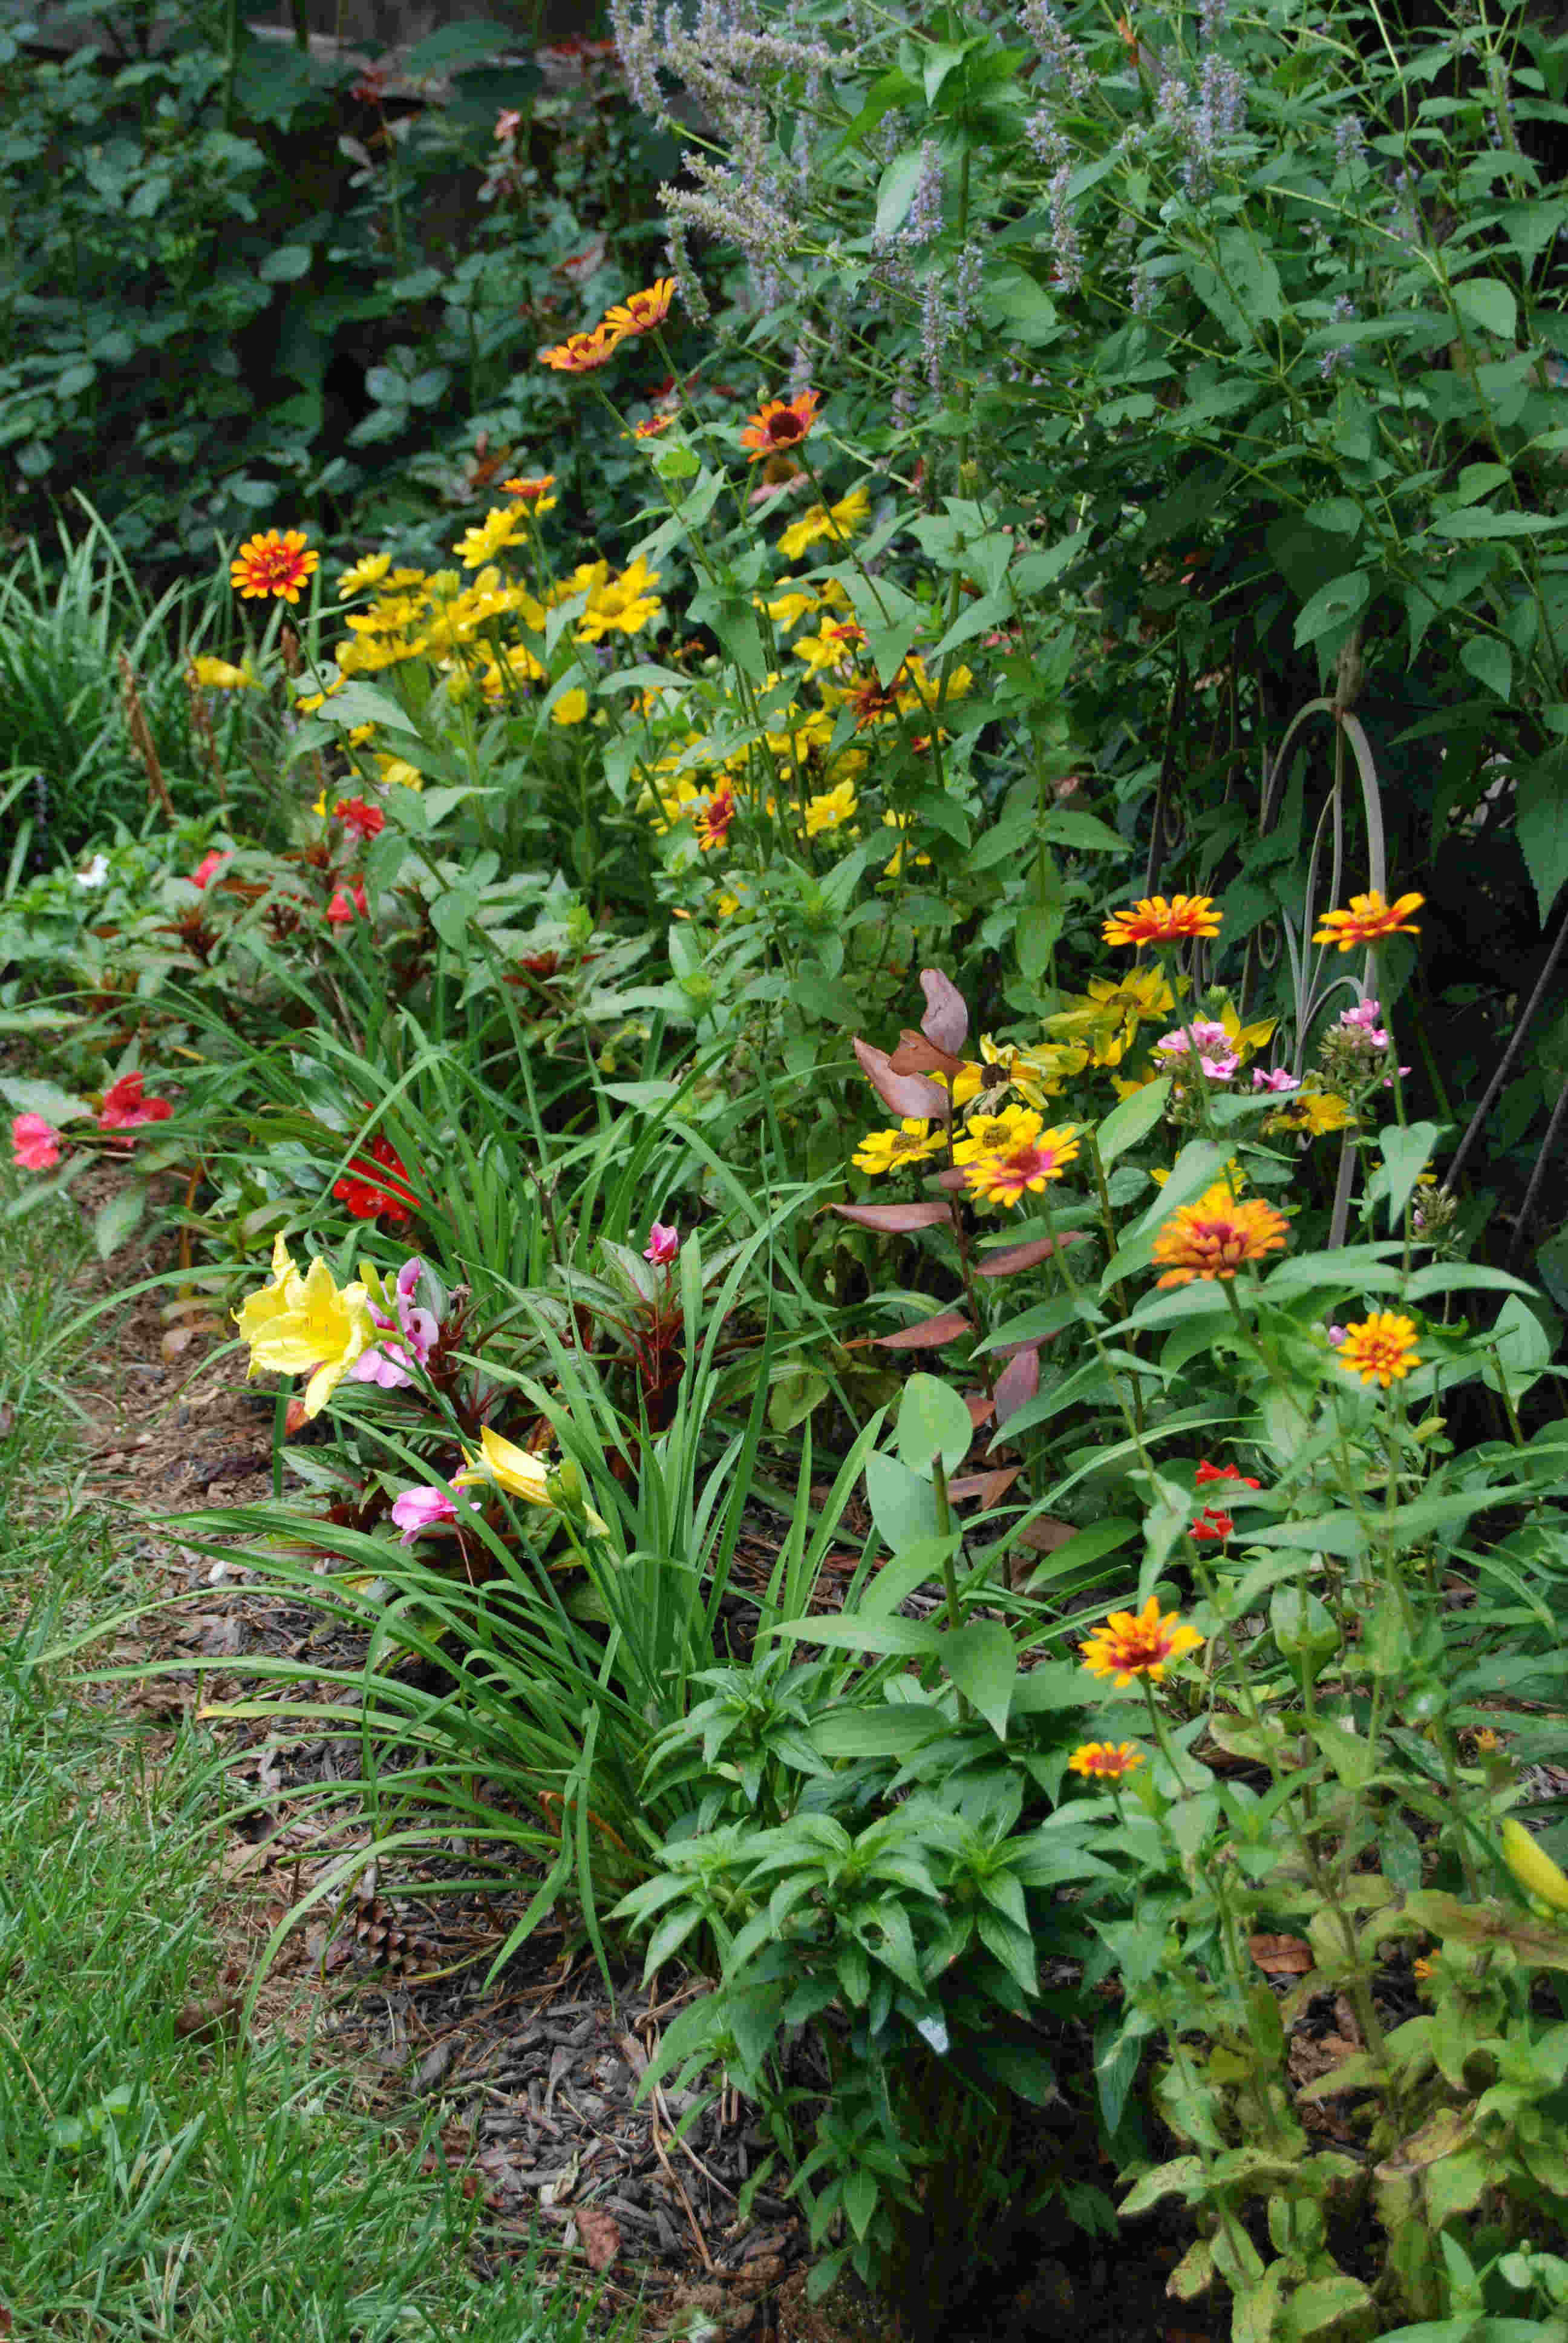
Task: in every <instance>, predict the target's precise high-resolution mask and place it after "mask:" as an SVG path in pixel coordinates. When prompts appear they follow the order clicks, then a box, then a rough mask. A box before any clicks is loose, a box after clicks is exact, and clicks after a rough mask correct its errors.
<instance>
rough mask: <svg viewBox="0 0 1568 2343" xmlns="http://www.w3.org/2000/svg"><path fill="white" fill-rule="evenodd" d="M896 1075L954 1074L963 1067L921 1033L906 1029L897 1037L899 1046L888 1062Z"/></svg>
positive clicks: (949, 1052) (950, 1053)
mask: <svg viewBox="0 0 1568 2343" xmlns="http://www.w3.org/2000/svg"><path fill="white" fill-rule="evenodd" d="M888 1063H889V1065H890V1066H891V1068H892V1070H893V1071H894V1073H896V1074H956V1073H958V1072H959V1071H960V1069H961V1067H962V1065H963V1060H962V1059H961V1058H955V1057H954V1055H953V1053H952V1051H950V1050H939V1049H938V1047H937V1045H936V1043H935V1042H934V1041H929V1040H928V1039H927V1037H926V1036H925V1034H923V1033H911V1032H910V1031H909V1029H908V1027H907V1026H906V1028H905V1029H904V1031H903V1032H901V1033H900V1036H899V1046H898V1048H897V1049H896V1050H895V1051H893V1054H892V1056H891V1057H890V1059H889V1060H888Z"/></svg>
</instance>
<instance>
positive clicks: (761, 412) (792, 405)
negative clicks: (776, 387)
mask: <svg viewBox="0 0 1568 2343" xmlns="http://www.w3.org/2000/svg"><path fill="white" fill-rule="evenodd" d="M821 404H822V400H821V397H820V394H819V392H817V391H814V390H798V391H797V392H796V394H795V396H794V397H793V398H770V399H769V400H767V402H766V403H765V404H764V405H763V406H761V407H759V408H758V410H757V412H756V414H755V415H753V416H750V417H748V418H747V422H746V427H745V429H744V430H743V431H742V432H741V434H740V444H741V446H742V447H749V448H750V450H751V454H750V456H749V458H748V461H749V462H750V463H753V464H756V463H759V462H760V461H761V459H762V458H764V457H765V456H779V455H783V454H785V453H786V452H787V451H788V450H789V448H791V447H799V445H800V442H801V440H802V439H804V438H805V437H806V436H807V434H808V433H809V430H810V428H811V427H812V425H813V424H814V423H815V422H816V420H817V409H818V408H819V407H820V406H821Z"/></svg>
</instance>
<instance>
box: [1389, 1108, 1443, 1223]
mask: <svg viewBox="0 0 1568 2343" xmlns="http://www.w3.org/2000/svg"><path fill="white" fill-rule="evenodd" d="M1441 1129H1442V1125H1441V1124H1440V1123H1435V1122H1412V1123H1411V1124H1409V1125H1408V1126H1407V1127H1406V1128H1403V1129H1402V1128H1401V1126H1400V1125H1399V1124H1398V1123H1397V1122H1392V1123H1390V1124H1389V1126H1388V1128H1387V1129H1386V1130H1384V1131H1379V1133H1378V1146H1379V1148H1380V1149H1381V1151H1382V1174H1381V1177H1380V1182H1379V1193H1380V1195H1386V1196H1387V1198H1388V1219H1389V1226H1390V1228H1392V1227H1393V1226H1394V1225H1395V1223H1396V1222H1398V1220H1399V1218H1400V1215H1401V1213H1402V1212H1403V1211H1404V1208H1405V1206H1406V1205H1407V1204H1408V1203H1409V1202H1410V1199H1411V1195H1412V1192H1413V1190H1414V1187H1415V1183H1416V1182H1417V1181H1418V1180H1419V1179H1420V1177H1421V1175H1422V1172H1424V1171H1425V1169H1426V1167H1427V1165H1428V1163H1429V1162H1430V1161H1432V1149H1433V1148H1434V1147H1435V1146H1436V1145H1437V1139H1438V1133H1439V1131H1441Z"/></svg>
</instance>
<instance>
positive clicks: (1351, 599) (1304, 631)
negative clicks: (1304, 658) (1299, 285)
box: [1296, 569, 1372, 650]
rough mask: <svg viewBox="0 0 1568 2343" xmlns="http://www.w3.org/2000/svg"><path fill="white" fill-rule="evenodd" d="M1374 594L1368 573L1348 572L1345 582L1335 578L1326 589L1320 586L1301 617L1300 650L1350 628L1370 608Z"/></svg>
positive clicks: (1297, 640)
mask: <svg viewBox="0 0 1568 2343" xmlns="http://www.w3.org/2000/svg"><path fill="white" fill-rule="evenodd" d="M1371 593H1372V578H1371V577H1370V575H1369V574H1368V572H1367V571H1366V570H1364V569H1347V570H1346V572H1345V574H1344V576H1343V577H1342V578H1331V579H1330V580H1329V582H1328V584H1327V585H1326V586H1320V587H1319V588H1318V590H1317V592H1316V593H1315V594H1314V595H1313V596H1312V599H1311V600H1310V601H1309V602H1308V603H1307V604H1306V606H1305V608H1303V609H1302V611H1301V612H1300V614H1299V615H1298V617H1297V619H1296V649H1298V650H1304V649H1306V647H1307V645H1308V644H1309V643H1315V642H1316V641H1317V640H1318V639H1319V638H1320V637H1321V636H1323V635H1331V634H1332V633H1333V632H1334V630H1335V628H1338V627H1344V626H1348V625H1349V624H1350V622H1351V620H1352V618H1355V616H1356V615H1357V613H1358V612H1359V611H1361V610H1363V609H1364V608H1366V604H1367V600H1368V598H1369V597H1370V595H1371Z"/></svg>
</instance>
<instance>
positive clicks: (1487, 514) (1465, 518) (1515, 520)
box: [1432, 505, 1568, 539]
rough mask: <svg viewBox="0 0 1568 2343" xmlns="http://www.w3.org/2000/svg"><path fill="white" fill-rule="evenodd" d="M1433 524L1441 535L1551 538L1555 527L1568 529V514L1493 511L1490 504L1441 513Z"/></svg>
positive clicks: (1469, 537)
mask: <svg viewBox="0 0 1568 2343" xmlns="http://www.w3.org/2000/svg"><path fill="white" fill-rule="evenodd" d="M1432 528H1433V529H1434V530H1435V531H1436V533H1437V535H1438V536H1439V537H1457V538H1468V539H1475V538H1498V537H1547V536H1550V534H1551V532H1552V531H1553V529H1556V528H1568V513H1523V512H1493V509H1492V508H1491V506H1490V505H1478V506H1472V507H1471V508H1468V509H1467V510H1465V511H1463V512H1446V513H1439V514H1438V516H1437V518H1436V519H1435V520H1434V521H1433V522H1432Z"/></svg>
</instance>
